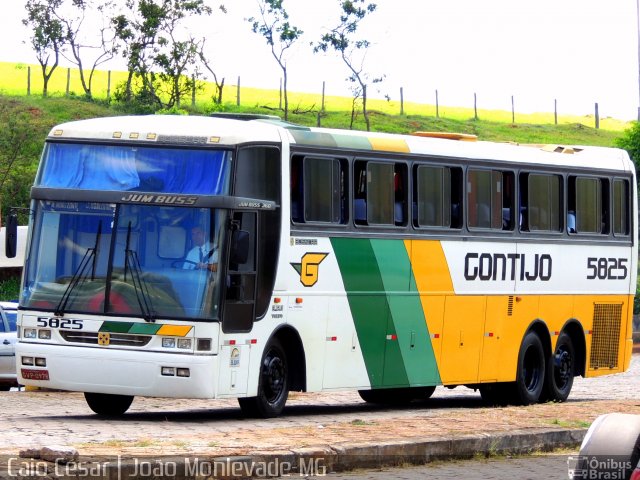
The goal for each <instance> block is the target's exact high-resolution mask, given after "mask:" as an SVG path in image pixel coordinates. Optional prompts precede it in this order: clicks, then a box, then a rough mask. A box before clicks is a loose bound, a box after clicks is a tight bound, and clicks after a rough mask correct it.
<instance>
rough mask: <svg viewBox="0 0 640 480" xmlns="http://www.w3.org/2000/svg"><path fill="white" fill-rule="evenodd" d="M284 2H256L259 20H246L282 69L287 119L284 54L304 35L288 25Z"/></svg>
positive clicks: (286, 116) (287, 106)
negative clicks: (269, 49) (262, 39)
mask: <svg viewBox="0 0 640 480" xmlns="http://www.w3.org/2000/svg"><path fill="white" fill-rule="evenodd" d="M283 1H284V0H258V5H259V8H260V18H259V19H256V18H254V17H251V18H249V19H247V21H248V22H250V23H251V24H252V29H253V32H254V33H259V34H260V35H262V36H263V37H264V38H265V39H266V40H267V45H269V46H270V47H271V54H272V55H273V58H275V59H276V62H278V65H279V66H280V68H281V69H282V83H283V93H284V119H285V120H288V119H289V97H288V95H287V62H286V60H285V58H284V57H285V52H286V51H287V50H288V49H289V48H291V46H292V45H293V44H294V43H295V41H296V40H298V39H299V38H300V36H301V35H302V34H303V33H304V32H303V31H302V30H300V29H299V28H298V27H295V26H292V25H291V24H290V23H289V15H288V14H287V12H286V10H285V9H284V7H283V6H282V3H283Z"/></svg>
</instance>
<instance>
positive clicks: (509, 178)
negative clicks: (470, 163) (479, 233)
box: [467, 169, 514, 230]
mask: <svg viewBox="0 0 640 480" xmlns="http://www.w3.org/2000/svg"><path fill="white" fill-rule="evenodd" d="M513 178H514V176H513V173H511V172H501V171H497V170H475V169H470V170H469V171H468V175H467V204H468V216H469V227H472V228H492V229H496V230H511V229H513V214H512V213H513V200H514V198H513V191H514V188H513Z"/></svg>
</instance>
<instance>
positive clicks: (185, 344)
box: [178, 338, 191, 350]
mask: <svg viewBox="0 0 640 480" xmlns="http://www.w3.org/2000/svg"><path fill="white" fill-rule="evenodd" d="M178 348H182V349H187V350H190V349H191V339H190V338H179V339H178Z"/></svg>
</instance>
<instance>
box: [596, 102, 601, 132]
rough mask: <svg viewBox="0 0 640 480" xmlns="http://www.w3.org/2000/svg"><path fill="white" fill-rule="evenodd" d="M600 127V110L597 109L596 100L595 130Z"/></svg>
mask: <svg viewBox="0 0 640 480" xmlns="http://www.w3.org/2000/svg"><path fill="white" fill-rule="evenodd" d="M598 128H600V112H599V111H598V102H596V130H597V129H598Z"/></svg>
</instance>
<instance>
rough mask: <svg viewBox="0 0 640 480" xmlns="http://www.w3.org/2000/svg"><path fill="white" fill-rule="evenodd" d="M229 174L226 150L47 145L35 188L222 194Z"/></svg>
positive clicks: (227, 189) (74, 144)
mask: <svg viewBox="0 0 640 480" xmlns="http://www.w3.org/2000/svg"><path fill="white" fill-rule="evenodd" d="M230 170H231V152H230V151H226V150H212V149H195V148H166V147H164V148H163V147H157V146H152V147H147V146H137V145H136V146H132V145H88V144H79V143H78V144H76V143H48V144H47V145H46V147H45V151H44V153H43V156H42V162H41V167H40V170H39V173H38V177H37V178H36V186H37V187H49V188H73V189H81V190H120V191H124V190H126V191H139V192H161V193H184V194H199V195H224V194H228V193H229V176H230V175H229V173H230Z"/></svg>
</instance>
